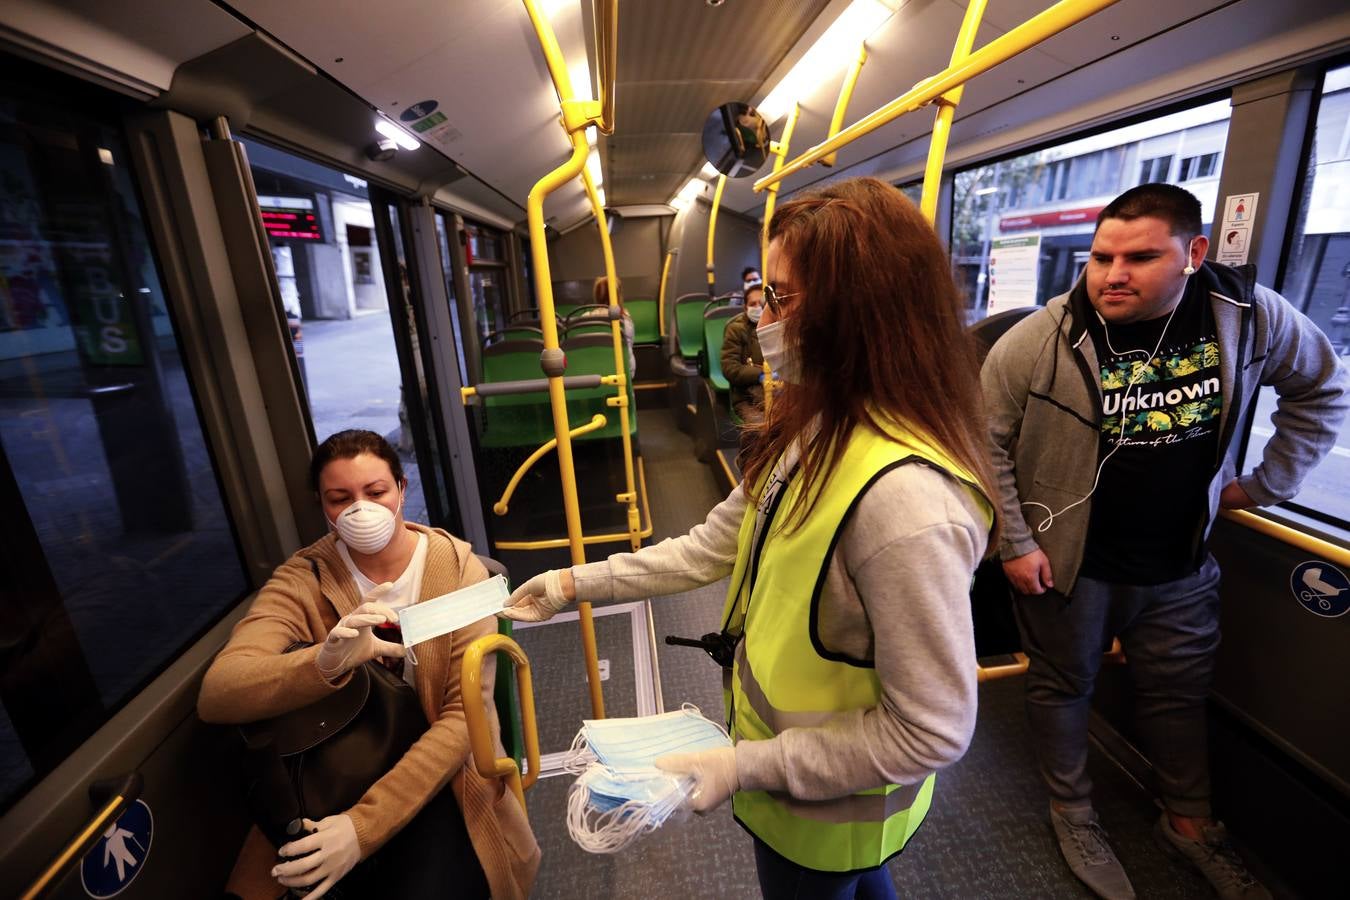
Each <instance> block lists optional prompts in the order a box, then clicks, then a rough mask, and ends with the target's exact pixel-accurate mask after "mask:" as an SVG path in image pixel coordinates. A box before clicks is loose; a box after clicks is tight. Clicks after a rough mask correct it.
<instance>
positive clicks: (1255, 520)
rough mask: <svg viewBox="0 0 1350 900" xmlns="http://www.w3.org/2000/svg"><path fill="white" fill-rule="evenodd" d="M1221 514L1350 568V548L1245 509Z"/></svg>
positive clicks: (1268, 535)
mask: <svg viewBox="0 0 1350 900" xmlns="http://www.w3.org/2000/svg"><path fill="white" fill-rule="evenodd" d="M1219 515H1221V516H1223V517H1224V518H1225V519H1227V520H1228V521H1230V522H1232V523H1233V524H1234V525H1241V526H1242V527H1243V528H1250V529H1251V530H1252V531H1255V532H1258V533H1260V534H1264V535H1265V536H1266V537H1269V538H1274V539H1275V540H1277V541H1281V542H1283V543H1285V544H1288V545H1289V546H1291V547H1296V548H1298V549H1299V550H1302V551H1303V552H1304V553H1307V554H1309V555H1311V556H1315V557H1317V558H1318V559H1325V560H1326V561H1327V562H1329V563H1331V564H1332V565H1335V566H1339V567H1340V568H1342V569H1345V568H1350V550H1347V549H1346V548H1345V547H1342V546H1340V545H1339V544H1333V543H1331V542H1330V541H1324V540H1322V539H1321V538H1320V537H1317V536H1315V535H1311V534H1308V533H1307V532H1306V531H1299V530H1298V529H1297V528H1290V527H1289V526H1288V525H1285V524H1283V523H1280V522H1276V521H1274V520H1273V519H1267V518H1266V517H1265V516H1258V515H1257V514H1256V513H1251V512H1247V511H1246V510H1243V509H1224V510H1220V511H1219Z"/></svg>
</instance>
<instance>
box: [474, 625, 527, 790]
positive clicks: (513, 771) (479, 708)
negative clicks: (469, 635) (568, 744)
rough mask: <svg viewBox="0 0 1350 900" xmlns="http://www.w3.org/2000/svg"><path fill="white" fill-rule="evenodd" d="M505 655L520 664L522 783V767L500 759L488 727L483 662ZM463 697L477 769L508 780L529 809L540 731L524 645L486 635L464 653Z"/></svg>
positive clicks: (517, 684)
mask: <svg viewBox="0 0 1350 900" xmlns="http://www.w3.org/2000/svg"><path fill="white" fill-rule="evenodd" d="M498 650H501V651H504V652H505V653H506V654H507V655H509V656H510V657H511V660H512V661H513V662H514V663H515V664H516V666H515V668H516V689H517V693H519V695H520V727H521V730H522V731H523V732H524V738H525V767H526V769H528V771H527V772H526V773H525V777H524V778H523V779H522V778H521V775H520V767H519V766H517V765H516V761H515V760H514V759H512V758H511V757H509V756H501V757H499V756H497V749H496V748H495V747H494V746H493V745H492V729H491V727H490V726H489V725H488V715H487V703H490V702H492V701H491V700H490V699H488V700H486V701H484V697H483V658H484V657H485V656H487V655H488V654H489V653H495V652H496V651H498ZM459 677H460V696H461V697H463V698H464V725H465V727H466V728H467V730H468V732H469V750H470V752H471V753H472V754H473V765H474V768H475V769H477V770H478V774H479V775H482V776H483V777H484V778H506V779H507V783H508V784H509V785H510V786H511V790H512V792H513V793H515V795H516V799H517V800H519V801H520V808H521V809H522V810H524V809H525V791H526V789H528V788H530V787H532V786H533V785H534V783H535V782H536V781H538V780H539V729H538V725H537V723H536V721H535V717H534V680H533V678H532V677H531V675H530V658H529V657H528V656H526V655H525V651H524V650H521V649H520V645H519V644H517V643H516V642H515V641H513V640H511V639H510V638H509V637H507V636H506V635H504V634H485V635H483V636H482V637H480V638H479V639H478V640H476V641H474V642H473V643H472V644H470V645H469V647H468V649H467V650H465V651H464V660H463V662H462V663H461V665H460V676H459Z"/></svg>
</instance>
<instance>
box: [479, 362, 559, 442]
mask: <svg viewBox="0 0 1350 900" xmlns="http://www.w3.org/2000/svg"><path fill="white" fill-rule="evenodd" d="M543 349H544V342H543V341H540V340H510V341H498V342H497V343H495V344H489V345H488V346H486V347H484V348H483V381H485V382H488V383H493V382H500V381H524V380H526V379H530V378H543V377H544V373H543V372H542V371H541V370H540V368H539V354H540V353H541V352H543ZM552 437H553V415H552V413H551V412H550V411H549V405H548V392H547V391H531V392H530V393H528V394H507V395H505V396H501V397H484V398H483V438H482V445H483V446H484V447H525V446H532V447H537V446H539V445H540V444H542V443H543V442H544V441H547V440H549V439H550V438H552Z"/></svg>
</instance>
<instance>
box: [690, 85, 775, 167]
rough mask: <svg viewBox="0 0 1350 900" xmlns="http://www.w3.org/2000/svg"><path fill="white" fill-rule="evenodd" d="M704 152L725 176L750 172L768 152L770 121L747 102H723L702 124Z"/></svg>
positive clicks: (761, 163) (760, 163)
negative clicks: (765, 119) (766, 120)
mask: <svg viewBox="0 0 1350 900" xmlns="http://www.w3.org/2000/svg"><path fill="white" fill-rule="evenodd" d="M703 155H704V156H706V157H708V162H710V163H712V165H713V168H715V169H716V170H717V171H719V172H721V173H722V174H723V175H725V176H727V177H728V178H745V177H747V176H749V175H753V174H755V172H756V171H757V170H758V169H759V167H760V166H762V165H764V160H765V159H766V158H767V157H768V155H769V123H768V122H765V121H764V117H763V116H761V115H760V114H759V113H758V112H756V111H755V108H754V107H753V106H751V105H750V104H748V103H736V102H733V103H723V104H722V105H721V106H719V107H717V109H714V110H713V111H712V112H711V113H709V115H708V121H707V122H705V123H704V125H703Z"/></svg>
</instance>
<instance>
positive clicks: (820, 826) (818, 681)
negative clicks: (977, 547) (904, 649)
mask: <svg viewBox="0 0 1350 900" xmlns="http://www.w3.org/2000/svg"><path fill="white" fill-rule="evenodd" d="M911 463H913V464H924V465H929V466H932V467H934V468H936V469H938V470H940V471H943V472H946V473H947V474H948V475H950V476H952V477H953V478H955V479H957V480H958V481H960V482H962V483H964V485H965V486H966V487H967V488H968V489H970V490H972V491H973V492H975V493H976V495H977V496H979V497H980V499H981V502H982V504H983V505H984V506H985V508H986V511H988V510H989V506H988V503H987V501H986V500H985V499H984V497H983V494H982V493H980V492H979V488H977V487H975V485H976V484H977V483H978V482H977V481H976V479H975V478H974V477H973V476H971V475H970V474H969V473H968V472H967V471H966V470H965V469H964V468H963V467H961V466H960V465H959V464H957V463H956V462H955V461H953V460H952V459H950V458H949V457H948V456H947V455H946V454H945V453H943V452H942V451H941V450H939V449H938V448H936V447H934V446H932V445H931V444H930V443H928V442H927V441H924V440H921V439H919V438H918V437H917V436H916V435H914V434H913V433H910V432H908V431H906V430H903V429H900V428H891V427H888V433H887V434H881V433H878V432H876V431H874V430H872V429H870V428H866V427H864V426H859V427H857V428H855V429H854V434H853V435H852V436H851V437H850V439H849V442H848V445H847V446H846V447H845V448H844V450H843V452H842V453H841V454H839V455H838V456H837V458H836V459H835V461H834V464H833V465H832V466H831V474H830V476H829V478H828V479H827V480H826V481H825V483H824V484H822V485H820V486H819V487H818V489H817V493H816V498H815V504H814V506H813V507H812V510H811V514H810V516H808V517H807V518H806V519H805V520H802V521H796V520H795V519H794V520H793V521H792V522H791V527H792V529H793V530H791V532H788V531H787V528H788V519H789V515H790V513H791V511H792V510H793V509H794V508H795V504H796V503H797V500H798V497H799V496H800V493H801V490H802V484H801V481H802V479H800V478H795V479H793V481H792V482H791V484H789V485H788V487H787V488H786V489H785V495H784V497H783V500H782V502H781V503H780V504H779V506H778V512H777V513H776V514H775V515H774V517H773V520H772V521H769V522H767V523H765V525H764V528H765V529H766V531H767V535H768V536H767V538H766V539H765V540H764V544H763V548H762V550H761V551H760V556H759V561H758V565H757V569H756V571H755V573H754V575H755V580H754V584H753V585H750V584H748V583H747V579H746V575H747V573H748V566H749V557H750V556H751V555H752V554H753V553H754V548H753V547H752V546H751V543H752V541H753V535H754V530H755V513H756V510H755V509H754V508H750V509H747V511H746V516H745V520H744V521H743V522H742V524H741V531H740V543H739V546H738V551H737V559H736V566H735V570H734V571H733V573H732V577H731V588H730V591H729V593H728V597H727V607H726V610H725V613H724V616H723V621H724V622H727V623H729V625H730V626H731V628H732V630H733V632H736V631H741V630H742V628H741V627H738V626H743V639H742V640H741V641H740V643H739V644H738V645H737V648H736V662H735V666H734V669H733V672H732V677H731V679H730V685H729V688H730V691H729V695H730V696H729V700H730V710H731V728H732V736H733V738H734V739H735V740H737V741H741V740H766V739H769V738H772V737H774V736H775V735H777V734H779V733H780V732H782V731H784V730H785V729H788V728H812V727H820V726H823V725H826V724H828V722H829V720H830V719H832V718H834V717H835V716H838V715H840V714H842V713H846V712H849V711H853V710H858V709H871V708H873V707H876V706H877V705H879V704H880V702H881V682H880V680H879V679H878V678H877V676H876V672H875V670H874V668H873V664H872V662H871V661H870V660H860V659H850V658H848V657H846V656H843V655H842V654H839V653H836V652H833V651H831V650H829V649H828V648H826V647H825V646H824V645H823V643H822V642H821V641H820V638H819V635H818V633H817V626H818V615H819V604H820V595H821V591H822V590H823V588H824V583H825V576H826V573H827V572H828V570H829V566H830V559H831V557H832V556H833V554H834V548H835V546H836V545H837V543H838V540H839V537H840V535H841V534H842V532H843V529H844V527H845V526H846V525H847V523H848V520H849V518H850V516H851V514H852V513H853V511H854V510H855V509H856V507H857V504H858V502H859V500H861V498H862V496H863V495H864V494H865V493H866V491H867V489H868V488H869V487H871V485H872V484H874V483H875V482H876V481H877V479H879V478H880V477H882V476H883V475H884V474H886V473H887V472H889V471H891V470H892V469H894V468H895V467H897V466H900V465H906V464H911ZM933 782H934V779H933V776H931V775H930V776H928V778H926V779H924V781H922V782H921V783H919V784H914V785H884V786H879V787H877V788H873V789H871V790H866V791H860V792H858V793H856V794H852V795H850V796H847V797H842V798H839V799H837V800H828V801H804V800H797V799H794V798H792V797H789V796H787V795H786V794H783V793H778V792H772V793H770V792H766V791H743V792H740V793H737V794H736V795H735V797H734V798H733V801H732V802H733V809H734V810H735V814H736V818H737V820H738V821H740V822H741V824H743V825H744V826H745V827H746V828H747V829H749V830H750V832H751V833H753V834H754V835H756V836H757V837H758V838H759V839H760V840H762V841H764V842H765V843H766V844H768V845H769V846H770V847H772V848H773V849H774V850H775V851H776V852H777V853H779V854H780V855H782V856H784V857H786V858H787V859H790V860H792V861H793V862H795V863H797V864H798V865H802V866H806V867H807V868H811V869H818V870H822V871H829V872H847V871H854V870H857V869H867V868H872V867H875V866H878V865H880V864H881V863H883V862H885V861H886V859H888V858H889V857H891V856H893V855H894V854H896V853H898V852H899V851H900V850H902V849H903V848H904V846H905V843H906V842H907V841H908V840H909V838H910V836H911V835H913V834H914V832H915V830H917V829H918V827H919V825H920V824H921V823H922V822H923V818H924V816H925V815H926V814H927V812H928V807H929V804H930V802H931V799H932V793H933Z"/></svg>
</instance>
